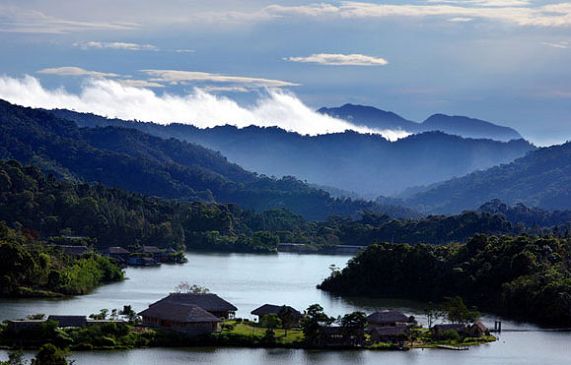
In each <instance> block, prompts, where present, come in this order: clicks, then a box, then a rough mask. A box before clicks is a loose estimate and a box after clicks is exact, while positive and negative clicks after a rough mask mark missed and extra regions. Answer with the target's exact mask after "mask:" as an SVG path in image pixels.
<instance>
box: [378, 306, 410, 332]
mask: <svg viewBox="0 0 571 365" xmlns="http://www.w3.org/2000/svg"><path fill="white" fill-rule="evenodd" d="M416 324H417V322H416V320H415V318H414V317H413V316H407V315H405V314H404V313H402V312H399V311H395V310H385V311H380V312H375V313H373V314H371V315H369V316H368V317H367V328H369V329H373V328H380V327H397V326H415V325H416Z"/></svg>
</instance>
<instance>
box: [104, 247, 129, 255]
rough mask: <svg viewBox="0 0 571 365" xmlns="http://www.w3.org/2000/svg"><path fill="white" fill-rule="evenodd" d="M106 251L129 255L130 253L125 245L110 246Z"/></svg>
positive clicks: (111, 253) (112, 253)
mask: <svg viewBox="0 0 571 365" xmlns="http://www.w3.org/2000/svg"><path fill="white" fill-rule="evenodd" d="M106 251H107V253H108V254H110V255H128V254H129V253H130V252H129V251H128V250H126V249H124V248H123V247H108V248H107V250H106Z"/></svg>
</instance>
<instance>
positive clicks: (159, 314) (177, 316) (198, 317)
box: [139, 302, 220, 323]
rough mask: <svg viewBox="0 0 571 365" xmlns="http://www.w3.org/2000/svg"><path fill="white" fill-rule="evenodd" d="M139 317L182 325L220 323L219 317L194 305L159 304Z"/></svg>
mask: <svg viewBox="0 0 571 365" xmlns="http://www.w3.org/2000/svg"><path fill="white" fill-rule="evenodd" d="M139 315H140V316H143V317H152V318H158V319H161V320H167V321H173V322H181V323H203V322H209V323H212V322H220V320H219V319H218V318H217V317H215V316H213V315H212V314H210V313H209V312H207V311H205V310H204V309H202V308H200V307H199V306H197V305H193V304H180V303H169V302H159V303H156V304H155V305H152V306H150V307H149V308H147V309H145V310H144V311H142V312H141V313H139Z"/></svg>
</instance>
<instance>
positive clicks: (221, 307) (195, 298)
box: [151, 293, 238, 312]
mask: <svg viewBox="0 0 571 365" xmlns="http://www.w3.org/2000/svg"><path fill="white" fill-rule="evenodd" d="M162 302H169V303H179V304H193V305H197V306H199V307H200V308H202V309H204V310H206V311H208V312H234V311H237V310H238V308H236V307H235V306H234V305H232V304H231V303H229V302H227V301H225V300H224V299H222V298H220V297H219V296H218V295H216V294H212V293H207V294H195V293H171V294H169V296H168V297H165V298H163V299H161V300H159V301H158V302H156V303H154V304H151V307H153V306H155V305H157V304H159V303H162Z"/></svg>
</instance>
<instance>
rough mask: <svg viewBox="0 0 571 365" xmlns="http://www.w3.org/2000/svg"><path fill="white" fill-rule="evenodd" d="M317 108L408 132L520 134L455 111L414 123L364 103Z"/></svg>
mask: <svg viewBox="0 0 571 365" xmlns="http://www.w3.org/2000/svg"><path fill="white" fill-rule="evenodd" d="M318 112H319V113H322V114H327V115H330V116H333V117H337V118H341V119H345V120H348V121H350V122H351V123H353V124H356V125H359V126H365V127H368V128H371V129H377V130H384V129H392V130H402V131H407V132H409V133H423V132H434V131H439V132H443V133H446V134H451V135H455V136H461V137H464V138H485V139H492V140H496V141H510V140H513V139H521V138H523V137H522V136H521V135H520V134H519V133H518V132H517V131H516V130H515V129H512V128H509V127H503V126H500V125H497V124H494V123H491V122H487V121H485V120H480V119H474V118H469V117H464V116H457V115H454V116H450V115H445V114H434V115H431V116H430V117H428V118H427V119H426V120H425V121H423V122H421V123H417V122H413V121H410V120H407V119H405V118H403V117H401V116H400V115H398V114H395V113H393V112H390V111H385V110H381V109H377V108H375V107H372V106H365V105H354V104H345V105H343V106H340V107H336V108H321V109H319V110H318Z"/></svg>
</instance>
